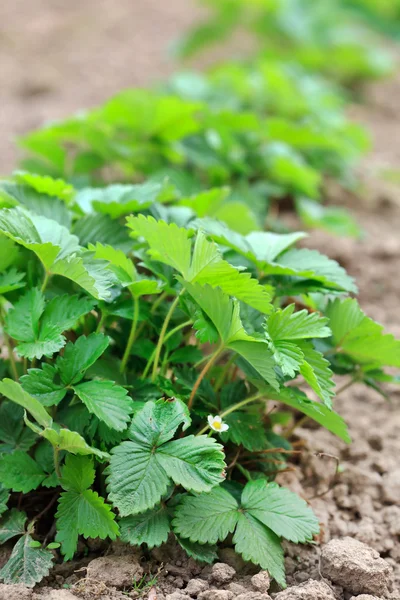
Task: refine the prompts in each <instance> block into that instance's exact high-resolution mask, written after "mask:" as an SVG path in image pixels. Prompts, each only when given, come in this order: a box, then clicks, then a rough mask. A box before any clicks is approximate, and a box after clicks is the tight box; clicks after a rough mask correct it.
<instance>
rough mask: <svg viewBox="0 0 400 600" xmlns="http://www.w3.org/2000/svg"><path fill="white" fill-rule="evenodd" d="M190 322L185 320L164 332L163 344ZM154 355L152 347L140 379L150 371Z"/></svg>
mask: <svg viewBox="0 0 400 600" xmlns="http://www.w3.org/2000/svg"><path fill="white" fill-rule="evenodd" d="M191 324H192V321H191V320H189V321H185V322H184V323H181V324H180V325H177V326H176V327H174V328H173V329H171V331H169V332H168V333H167V334H166V336H165V338H164V344H165V342H167V341H168V340H169V338H170V337H172V336H173V335H175V333H177V332H178V331H180V330H181V329H184V328H185V327H188V326H189V325H191ZM155 355H156V351H155V349H154V351H153V352H152V354H151V356H150V358H149V360H148V361H147V364H146V366H145V368H144V371H143V373H142V376H141V379H146V377H147V374H148V372H149V371H150V367H151V365H152V364H153V360H154V357H155Z"/></svg>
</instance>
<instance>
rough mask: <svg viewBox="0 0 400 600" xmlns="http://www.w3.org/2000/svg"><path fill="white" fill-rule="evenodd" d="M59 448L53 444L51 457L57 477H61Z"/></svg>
mask: <svg viewBox="0 0 400 600" xmlns="http://www.w3.org/2000/svg"><path fill="white" fill-rule="evenodd" d="M59 452H60V451H59V449H58V448H57V446H53V457H54V469H55V472H56V475H57V477H58V479H61V469H60V457H59Z"/></svg>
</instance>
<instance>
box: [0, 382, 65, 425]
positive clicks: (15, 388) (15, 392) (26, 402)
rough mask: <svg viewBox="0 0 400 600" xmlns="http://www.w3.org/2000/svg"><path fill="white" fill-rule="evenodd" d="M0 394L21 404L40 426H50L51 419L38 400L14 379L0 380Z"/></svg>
mask: <svg viewBox="0 0 400 600" xmlns="http://www.w3.org/2000/svg"><path fill="white" fill-rule="evenodd" d="M0 394H2V395H3V396H5V397H6V398H8V399H9V400H12V401H13V402H15V403H16V404H19V405H20V406H22V407H23V408H24V409H25V410H27V411H28V412H29V413H30V414H31V415H32V417H33V418H34V419H35V420H36V421H37V422H38V423H39V425H42V427H51V425H52V423H53V419H52V418H51V417H50V415H49V414H48V412H47V411H46V409H45V408H44V407H43V406H42V404H41V403H40V402H39V400H37V399H36V398H34V397H33V396H31V395H30V394H28V393H27V392H26V391H25V390H24V389H23V388H22V387H21V385H20V384H19V383H17V382H16V381H13V380H12V379H3V381H1V382H0Z"/></svg>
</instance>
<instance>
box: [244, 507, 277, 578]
mask: <svg viewBox="0 0 400 600" xmlns="http://www.w3.org/2000/svg"><path fill="white" fill-rule="evenodd" d="M233 543H234V544H235V550H236V552H238V553H239V554H241V555H242V556H243V558H244V560H250V561H251V562H253V563H255V564H256V565H260V567H261V568H262V569H265V570H266V571H268V573H269V574H270V575H271V577H273V578H274V579H275V580H276V581H277V582H278V583H279V585H281V586H282V587H285V585H286V583H285V569H284V562H283V550H282V546H281V544H280V542H279V537H278V536H277V535H276V534H275V533H274V532H273V531H271V529H269V528H268V527H266V526H265V525H263V524H262V523H261V522H260V521H258V520H257V519H255V518H254V517H252V516H251V514H249V513H248V512H245V513H239V515H238V521H237V526H236V531H235V535H234V536H233Z"/></svg>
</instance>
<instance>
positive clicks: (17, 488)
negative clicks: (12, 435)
mask: <svg viewBox="0 0 400 600" xmlns="http://www.w3.org/2000/svg"><path fill="white" fill-rule="evenodd" d="M45 478H46V473H45V472H44V471H43V469H42V468H41V467H40V466H39V465H38V464H37V462H36V461H35V460H33V458H31V457H30V456H29V454H27V453H26V452H23V451H22V450H16V451H15V452H14V453H13V454H3V455H2V456H0V480H1V482H2V484H3V485H4V486H5V487H6V488H9V489H11V490H13V491H14V492H23V493H24V494H27V493H28V492H30V491H31V490H35V489H36V488H38V487H39V485H40V484H41V483H42V482H43V480H44V479H45Z"/></svg>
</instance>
